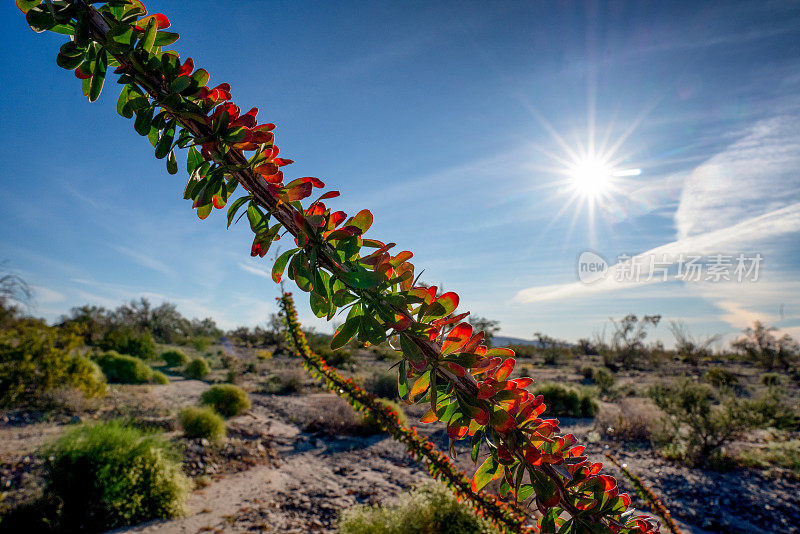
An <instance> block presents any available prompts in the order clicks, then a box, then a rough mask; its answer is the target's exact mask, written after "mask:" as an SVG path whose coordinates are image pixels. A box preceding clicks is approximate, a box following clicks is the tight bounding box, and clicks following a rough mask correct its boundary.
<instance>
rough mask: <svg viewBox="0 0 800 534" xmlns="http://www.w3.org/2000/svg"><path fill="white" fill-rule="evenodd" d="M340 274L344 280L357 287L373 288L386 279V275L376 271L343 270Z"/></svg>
mask: <svg viewBox="0 0 800 534" xmlns="http://www.w3.org/2000/svg"><path fill="white" fill-rule="evenodd" d="M338 276H339V278H340V279H341V280H342V282H344V283H345V284H347V285H348V286H350V287H353V288H356V289H372V288H374V287H378V286H379V285H380V284H381V282H383V280H384V276H383V275H382V274H381V273H376V272H375V271H354V272H342V273H339V274H338Z"/></svg>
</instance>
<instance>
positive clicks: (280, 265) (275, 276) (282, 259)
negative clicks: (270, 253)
mask: <svg viewBox="0 0 800 534" xmlns="http://www.w3.org/2000/svg"><path fill="white" fill-rule="evenodd" d="M298 250H300V249H299V248H293V249H291V250H287V251H286V252H284V253H283V254H281V255H280V256H278V259H277V260H275V265H273V266H272V280H273V281H274V282H275V283H276V284H277V283H279V282H280V281H281V277H282V276H283V271H285V270H286V264H287V263H289V259H290V258H291V257H292V256H293V255H294V253H295V252H297V251H298Z"/></svg>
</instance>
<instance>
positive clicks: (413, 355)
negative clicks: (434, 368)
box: [400, 334, 427, 369]
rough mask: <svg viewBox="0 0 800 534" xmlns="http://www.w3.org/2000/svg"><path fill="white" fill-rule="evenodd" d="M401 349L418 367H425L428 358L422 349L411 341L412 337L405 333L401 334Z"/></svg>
mask: <svg viewBox="0 0 800 534" xmlns="http://www.w3.org/2000/svg"><path fill="white" fill-rule="evenodd" d="M400 350H402V351H403V356H405V357H406V359H407V360H408V361H409V362H411V364H412V365H413V366H414V367H416V368H417V369H421V368H423V367H425V364H426V362H427V360H426V359H425V355H424V354H422V351H421V350H419V348H418V347H417V346H416V345H415V344H414V342H413V341H411V338H410V337H408V336H407V335H405V334H400Z"/></svg>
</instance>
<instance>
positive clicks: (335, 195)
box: [319, 191, 340, 200]
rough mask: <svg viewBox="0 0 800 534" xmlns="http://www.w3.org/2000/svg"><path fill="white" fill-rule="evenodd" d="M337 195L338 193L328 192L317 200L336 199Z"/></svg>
mask: <svg viewBox="0 0 800 534" xmlns="http://www.w3.org/2000/svg"><path fill="white" fill-rule="evenodd" d="M339 194H340V193H339V192H338V191H328V192H327V193H325V194H324V195H322V196H321V197H319V200H325V199H327V198H336V197H338V196H339Z"/></svg>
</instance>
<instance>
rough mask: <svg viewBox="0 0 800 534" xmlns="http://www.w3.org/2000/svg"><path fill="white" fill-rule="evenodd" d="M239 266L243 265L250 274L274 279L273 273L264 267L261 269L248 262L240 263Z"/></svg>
mask: <svg viewBox="0 0 800 534" xmlns="http://www.w3.org/2000/svg"><path fill="white" fill-rule="evenodd" d="M239 267H241V268H242V269H244V270H245V271H247V272H248V273H250V274H254V275H256V276H260V277H262V278H269V279H270V280H271V279H272V274H270V273H269V272H267V271H265V270H264V269H259V268H258V267H254V266H253V265H248V264H246V263H240V264H239Z"/></svg>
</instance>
